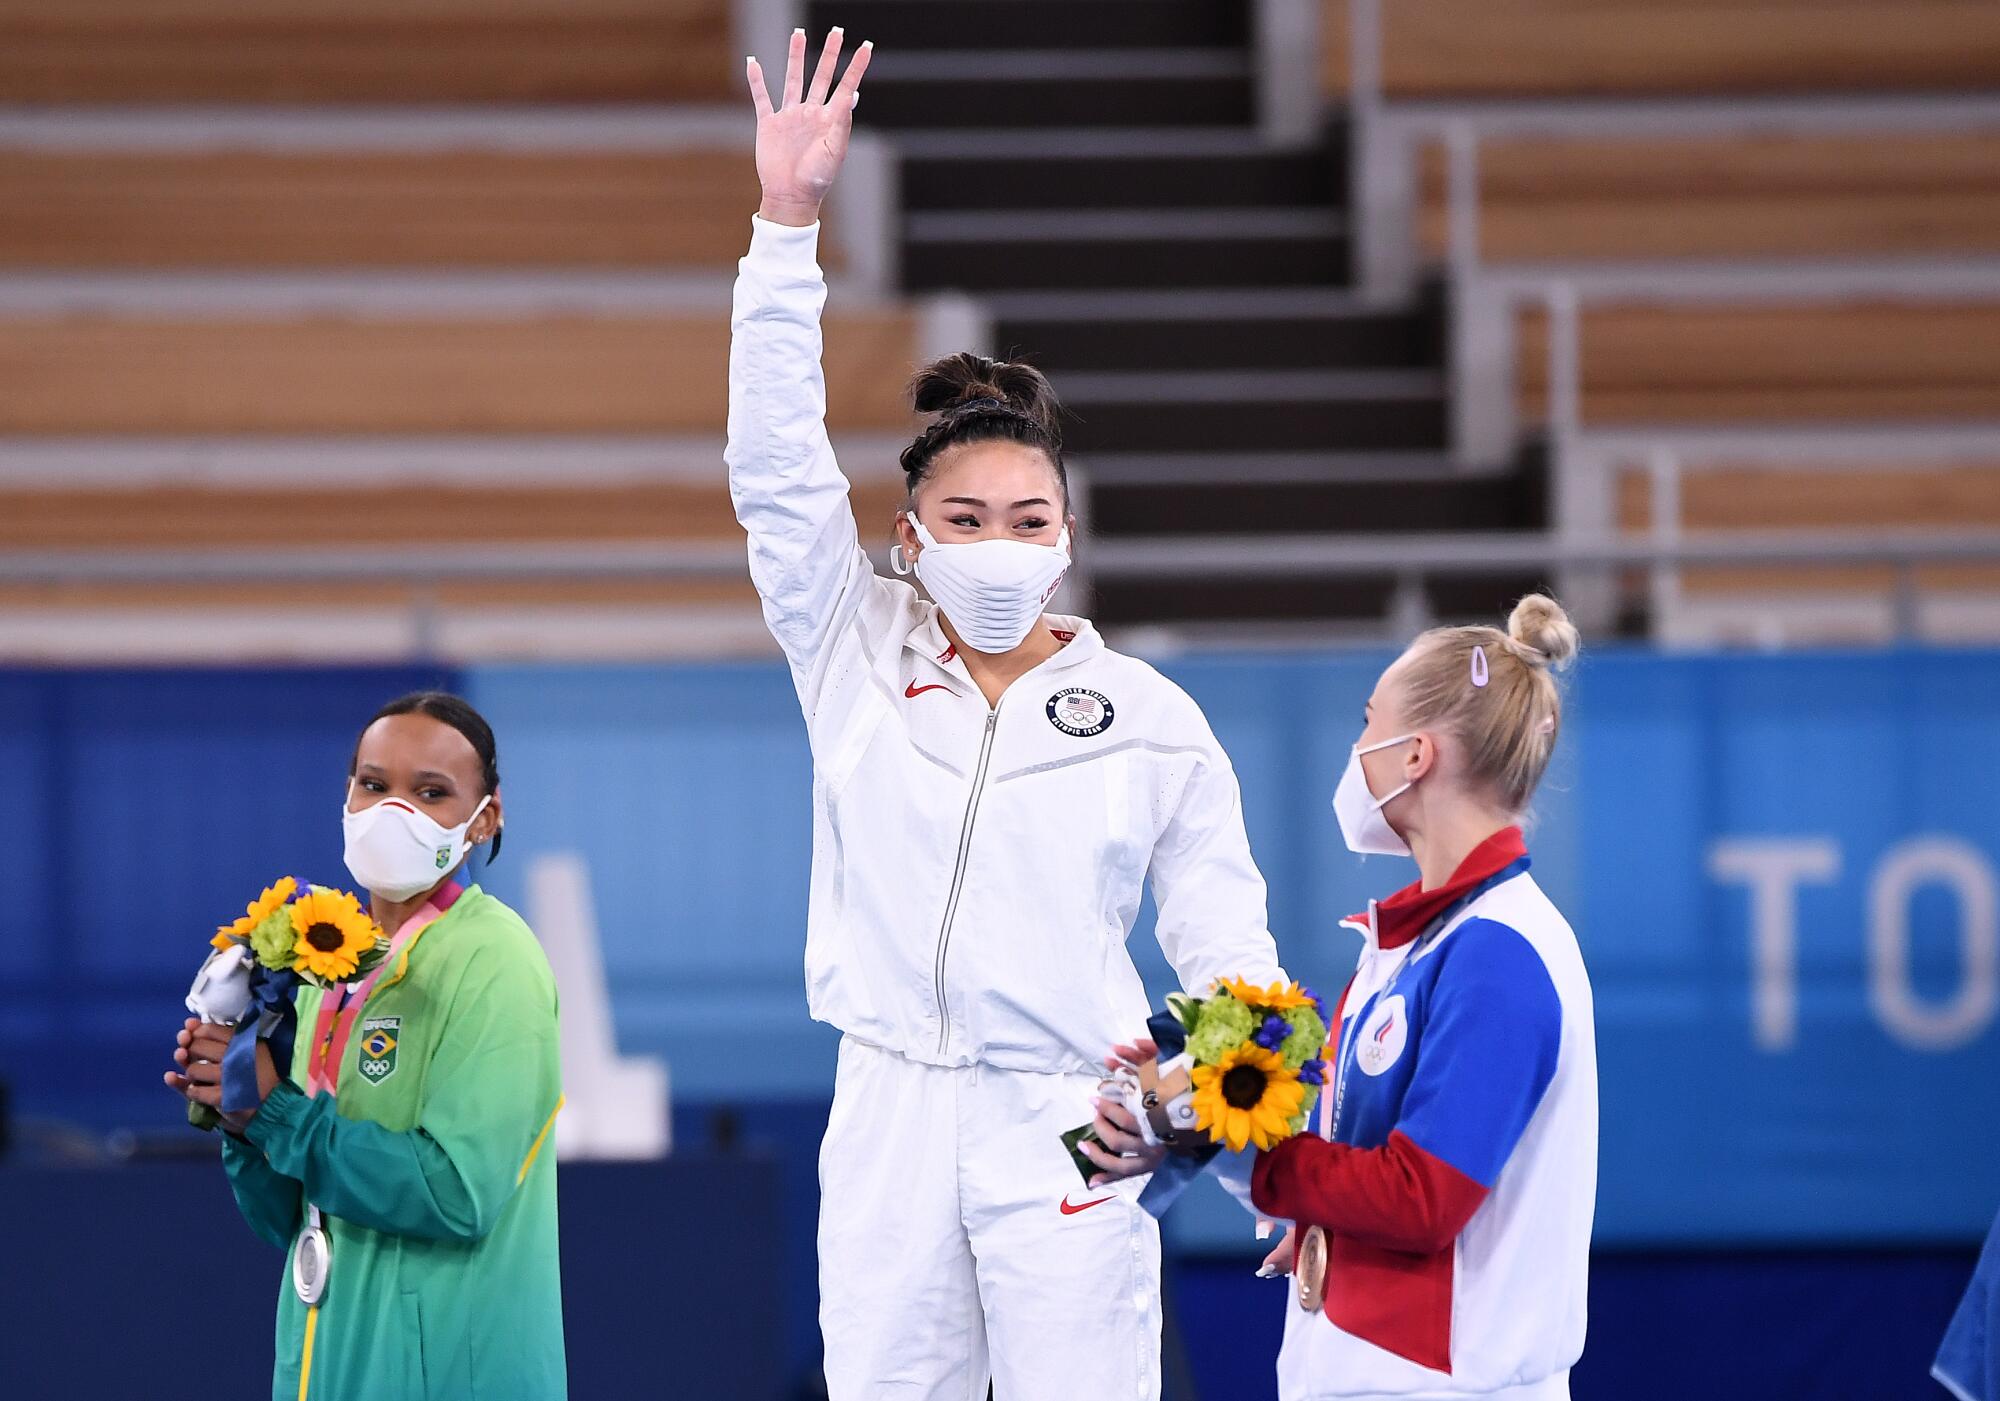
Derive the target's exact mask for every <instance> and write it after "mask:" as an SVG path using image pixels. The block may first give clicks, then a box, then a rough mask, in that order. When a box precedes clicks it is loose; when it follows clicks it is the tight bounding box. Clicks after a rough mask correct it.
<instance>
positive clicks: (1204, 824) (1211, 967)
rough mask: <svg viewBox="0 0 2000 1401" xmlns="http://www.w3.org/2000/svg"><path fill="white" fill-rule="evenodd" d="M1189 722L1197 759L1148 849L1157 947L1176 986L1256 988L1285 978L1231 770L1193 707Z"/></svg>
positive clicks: (1197, 990) (1197, 992)
mask: <svg viewBox="0 0 2000 1401" xmlns="http://www.w3.org/2000/svg"><path fill="white" fill-rule="evenodd" d="M1188 705H1189V708H1190V709H1191V710H1192V709H1193V702H1192V701H1190V702H1188ZM1193 723H1194V725H1195V726H1196V728H1197V730H1198V744H1197V748H1198V752H1199V757H1198V758H1197V760H1196V763H1195V767H1194V771H1193V772H1192V773H1191V774H1190V775H1189V776H1188V780H1187V782H1186V784H1185V785H1183V787H1182V789H1181V794H1180V802H1179V803H1178V804H1177V805H1176V807H1175V809H1174V815H1173V817H1172V818H1171V819H1170V820H1169V821H1168V822H1167V825H1166V827H1165V829H1164V830H1163V831H1162V832H1161V833H1160V836H1159V840H1158V841H1156V842H1155V843H1154V844H1153V861H1152V882H1153V898H1154V901H1155V903H1156V904H1157V905H1158V906H1159V921H1158V924H1157V926H1156V928H1157V930H1158V935H1159V940H1160V949H1161V951H1162V952H1164V953H1165V954H1166V956H1167V961H1168V962H1169V963H1171V964H1173V966H1174V972H1175V973H1176V974H1177V975H1179V977H1180V980H1181V987H1182V988H1183V989H1185V990H1186V991H1188V992H1189V993H1192V994H1193V995H1194V996H1196V997H1204V996H1206V995H1207V994H1208V991H1209V988H1210V987H1211V986H1212V985H1213V984H1214V983H1215V982H1216V981H1217V980H1218V979H1222V978H1239V977H1240V978H1245V979H1248V980H1249V981H1251V982H1253V983H1256V984H1257V985H1258V986H1260V987H1262V986H1265V985H1268V984H1270V983H1273V982H1277V981H1280V980H1282V979H1283V978H1284V976H1285V974H1284V970H1283V969H1282V968H1280V967H1279V966H1278V946H1277V943H1276V942H1275V941H1274V940H1273V939H1272V938H1271V930H1270V921H1269V916H1268V915H1267V913H1266V907H1265V899H1264V877H1263V876H1262V875H1261V874H1260V873H1259V872H1258V870H1257V863H1256V862H1255V861H1253V860H1252V859H1251V858H1250V838H1249V837H1248V835H1247V834H1246V833H1245V832H1244V830H1243V799H1242V794H1241V792H1240V791H1239V790H1238V788H1237V786H1236V771H1235V770H1234V769H1233V768H1231V767H1230V764H1229V756H1228V755H1227V754H1224V753H1223V752H1222V746H1221V745H1219V744H1217V743H1216V741H1215V735H1214V732H1213V731H1211V730H1210V729H1209V728H1208V721H1207V720H1206V719H1204V718H1203V717H1202V716H1201V714H1200V712H1199V711H1198V710H1196V711H1195V712H1194V716H1193Z"/></svg>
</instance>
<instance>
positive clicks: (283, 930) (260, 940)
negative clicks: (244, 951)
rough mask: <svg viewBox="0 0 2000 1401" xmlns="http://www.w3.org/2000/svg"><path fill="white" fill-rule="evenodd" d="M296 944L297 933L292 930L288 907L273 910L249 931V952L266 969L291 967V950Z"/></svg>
mask: <svg viewBox="0 0 2000 1401" xmlns="http://www.w3.org/2000/svg"><path fill="white" fill-rule="evenodd" d="M298 942H299V934H298V931H297V930H296V929H294V928H292V907H291V906H290V905H283V906H280V907H279V908H278V909H275V910H273V911H272V912H271V913H270V914H268V915H266V916H264V918H263V919H262V920H260V921H259V922H258V923H257V924H255V925H253V926H252V927H251V930H250V948H251V951H252V952H254V953H255V954H256V955H257V961H258V962H259V963H261V964H263V965H264V966H265V967H266V968H277V969H283V968H289V967H291V966H292V963H293V961H294V955H293V953H292V950H293V948H294V947H295V946H296V945H297V944H298Z"/></svg>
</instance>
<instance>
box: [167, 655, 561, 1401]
mask: <svg viewBox="0 0 2000 1401" xmlns="http://www.w3.org/2000/svg"><path fill="white" fill-rule="evenodd" d="M501 823H502V814H501V809H500V775H499V767H498V762H497V758H496V754H495V748H494V741H493V731H492V729H491V728H490V727H489V726H488V725H487V723H486V722H485V720H483V719H482V718H480V716H479V714H478V713H477V712H476V711H474V710H473V708H472V707H471V706H469V705H467V704H466V703H465V702H464V701H462V700H460V699H458V698H457V697H455V696H448V695H443V694H440V693H435V692H426V693H422V694H418V695H414V696H406V697H404V698H403V699H401V700H398V701H394V702H391V703H390V704H389V705H387V706H385V707H383V709H382V710H381V712H380V713H379V714H377V716H376V717H375V718H374V720H372V721H371V722H370V723H369V725H368V727H367V728H366V729H365V730H364V731H363V732H362V734H361V738H360V741H359V743H358V744H357V745H356V748H355V752H354V758H353V761H352V763H351V764H350V766H349V773H348V792H347V803H346V807H345V810H344V812H343V814H342V826H343V828H344V831H345V835H346V854H347V865H348V869H349V871H350V873H351V874H353V876H354V878H355V880H356V882H357V883H358V884H359V885H361V886H362V887H364V888H365V889H366V890H367V891H368V893H369V898H370V902H371V903H370V913H371V914H372V915H373V916H374V918H375V922H376V923H377V924H379V925H380V926H381V927H382V929H383V930H384V931H386V932H387V933H389V934H390V935H391V936H392V938H393V940H394V942H393V944H392V946H391V950H390V953H389V955H388V957H387V958H385V959H384V960H383V962H382V965H381V967H380V970H379V972H378V973H376V974H374V975H372V977H371V978H367V979H364V978H359V977H357V978H356V979H354V980H353V981H352V982H350V983H349V984H347V985H345V986H344V987H343V988H342V989H340V990H338V991H330V992H327V993H324V994H322V993H321V992H320V991H319V990H318V989H316V988H313V987H310V986H306V987H302V988H301V989H300V990H299V992H298V994H297V998H296V1006H297V1010H298V1034H297V1039H296V1042H295V1049H294V1054H293V1057H292V1064H291V1067H290V1071H289V1074H287V1075H284V1076H280V1075H279V1073H278V1071H277V1069H276V1067H275V1065H274V1064H273V1063H272V1061H271V1057H270V1052H269V1050H268V1048H266V1047H262V1046H260V1047H259V1048H258V1062H259V1064H258V1078H259V1082H260V1084H259V1089H260V1091H261V1092H262V1094H263V1096H264V1097H263V1100H262V1103H261V1106H260V1107H259V1108H257V1109H256V1110H254V1111H251V1112H249V1113H247V1114H241V1115H230V1116H225V1127H226V1128H227V1129H228V1130H229V1132H228V1133H227V1134H226V1135H225V1137H224V1139H223V1148H222V1158H223V1164H224V1166H225V1168H226V1169H227V1170H228V1173H229V1182H230V1186H231V1188H232V1189H233V1190H234V1192H235V1194H236V1201H237V1205H238V1206H239V1207H240V1208H241V1209H242V1212H243V1215H244V1217H245V1219H246V1220H248V1221H249V1223H250V1225H251V1227H252V1229H254V1230H255V1231H256V1232H257V1233H258V1234H259V1235H260V1236H262V1237H263V1238H264V1239H266V1240H268V1241H270V1242H272V1243H273V1244H274V1245H277V1246H279V1247H280V1248H282V1249H285V1250H287V1251H288V1252H290V1257H291V1258H290V1260H289V1262H288V1265H287V1269H286V1271H285V1277H284V1282H283V1284H282V1285H281V1286H280V1288H279V1292H278V1330H277V1369H276V1373H275V1375H274V1377H273V1379H272V1387H271V1394H272V1397H273V1398H274V1401H428V1399H429V1398H451V1399H452V1401H464V1399H465V1398H481V1401H548V1399H549V1398H561V1397H563V1396H565V1395H566V1390H567V1387H566V1381H565V1373H564V1364H563V1332H562V1288H561V1280H560V1274H559V1265H558V1258H557V1243H556V1161H555V1152H554V1148H553V1145H551V1144H550V1143H549V1137H550V1135H551V1133H552V1132H553V1131H554V1127H555V1116H556V1112H557V1111H558V1110H559V1109H560V1108H561V1087H560V1073H559V1067H558V1063H557V1051H556V990H555V981H554V979H553V977H552V976H551V975H550V973H549V966H548V961H547V960H546V959H545V958H544V957H543V955H542V950H541V947H540V945H538V944H537V943H536V942H535V937H534V935H533V934H532V933H531V932H530V931H529V929H528V927H527V925H526V924H524V923H523V922H522V920H521V918H520V916H518V915H516V914H515V913H514V912H513V911H512V910H511V909H509V908H507V906H505V905H503V904H501V903H500V902H499V901H498V900H495V899H494V898H493V897H492V896H490V895H487V894H485V893H484V892H483V891H481V890H480V889H479V887H478V886H476V885H474V886H470V887H464V886H461V885H460V884H459V882H458V877H459V873H460V871H461V869H462V868H463V866H464V863H465V858H466V856H467V854H468V853H469V851H470V850H471V848H473V847H475V846H479V845H481V844H483V843H485V842H488V841H491V842H492V843H493V845H494V850H495V851H496V852H497V851H498V849H499V838H500V829H501ZM229 1037H230V1031H229V1029H228V1028H226V1027H216V1026H209V1025H204V1024H202V1023H199V1022H195V1021H189V1022H188V1023H186V1025H185V1027H184V1029H183V1030H182V1031H181V1033H180V1037H179V1049H178V1050H177V1052H176V1053H175V1061H176V1063H177V1064H178V1065H179V1066H180V1068H181V1071H180V1073H176V1072H169V1073H168V1075H167V1083H168V1084H169V1085H170V1086H172V1087H173V1088H174V1089H176V1090H178V1091H179V1092H181V1093H182V1094H184V1095H185V1096H187V1098H189V1099H190V1100H193V1101H196V1102H198V1103H201V1104H206V1105H210V1106H214V1107H216V1108H218V1109H219V1108H220V1098H221V1090H220V1079H221V1073H220V1072H221V1061H222V1055H223V1051H224V1050H225V1049H226V1048H227V1046H228V1043H229ZM336 1068H337V1074H336Z"/></svg>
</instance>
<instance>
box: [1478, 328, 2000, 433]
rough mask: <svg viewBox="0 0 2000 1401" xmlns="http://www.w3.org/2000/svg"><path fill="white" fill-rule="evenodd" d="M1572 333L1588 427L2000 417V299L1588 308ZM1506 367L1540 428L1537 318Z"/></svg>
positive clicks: (1544, 352)
mask: <svg viewBox="0 0 2000 1401" xmlns="http://www.w3.org/2000/svg"><path fill="white" fill-rule="evenodd" d="M1580 332H1581V347H1582V360H1583V386H1582V388H1583V393H1582V421H1583V423H1584V425H1585V426H1588V427H1601V426H1608V425H1615V424H1676V425H1689V424H1717V425H1739V426H1740V425H1754V424H1772V425H1778V424H1798V423H1803V422H1811V421H1826V422H1868V421H1893V420H1919V419H1926V420H1941V421H1950V420H1954V419H1958V420H1964V419H1984V420H1991V419H1994V418H2000V303H1990V302H1989V303H1964V302H1939V303H1897V304H1847V303H1836V304H1830V305H1822V304H1800V305H1783V306H1757V305H1733V304H1732V305H1611V306H1591V307H1587V308H1586V309H1585V310H1584V312H1583V315H1582V321H1581V327H1580ZM1516 367H1517V373H1518V381H1517V382H1518V390H1519V395H1518V398H1519V406H1520V412H1521V416H1522V419H1523V421H1524V422H1528V423H1539V422H1541V421H1543V420H1544V419H1545V418H1546V415H1547V395H1548V384H1547V379H1548V327H1547V323H1546V318H1545V316H1543V315H1542V314H1541V313H1539V312H1529V313H1525V314H1524V315H1523V316H1522V319H1521V326H1520V338H1519V354H1518V357H1517V361H1516Z"/></svg>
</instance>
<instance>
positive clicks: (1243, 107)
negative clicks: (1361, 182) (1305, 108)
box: [860, 49, 1257, 130]
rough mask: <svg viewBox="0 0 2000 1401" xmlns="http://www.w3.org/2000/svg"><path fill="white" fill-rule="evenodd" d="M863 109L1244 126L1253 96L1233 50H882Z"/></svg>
mask: <svg viewBox="0 0 2000 1401" xmlns="http://www.w3.org/2000/svg"><path fill="white" fill-rule="evenodd" d="M860 116H861V120H862V121H863V122H864V123H865V124H866V125H869V126H874V127H882V128H889V129H897V128H911V127H916V128H927V129H931V130H938V129H950V128H960V129H965V128H975V129H976V128H990V127H1018V128H1036V127H1042V128H1047V127H1114V126H1115V127H1131V126H1154V127H1216V126H1248V125H1250V124H1251V123H1252V122H1254V121H1255V120H1256V116H1257V102H1256V92H1255V75H1254V73H1253V70H1252V65H1251V63H1250V60H1249V58H1248V57H1247V56H1246V55H1245V54H1243V53H1242V52H1240V51H1236V50H1228V49H1215V50H1209V49H1178V50H1176V49H1143V50H1139V49H1135V50H1130V51H1125V52H1120V51H1114V50H1108V49H1099V50H1085V51H1082V52H1072V51H1068V50H1062V49H1038V50H1018V51H1013V52H1001V53H987V52H981V53H969V54H960V53H953V54H904V55H902V56H900V57H897V56H895V55H892V54H887V53H885V54H883V55H882V56H881V57H880V58H878V59H876V60H875V62H874V63H873V64H872V65H871V66H870V68H869V70H868V81H867V85H866V86H865V87H864V88H863V90H862V101H861V111H860Z"/></svg>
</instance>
